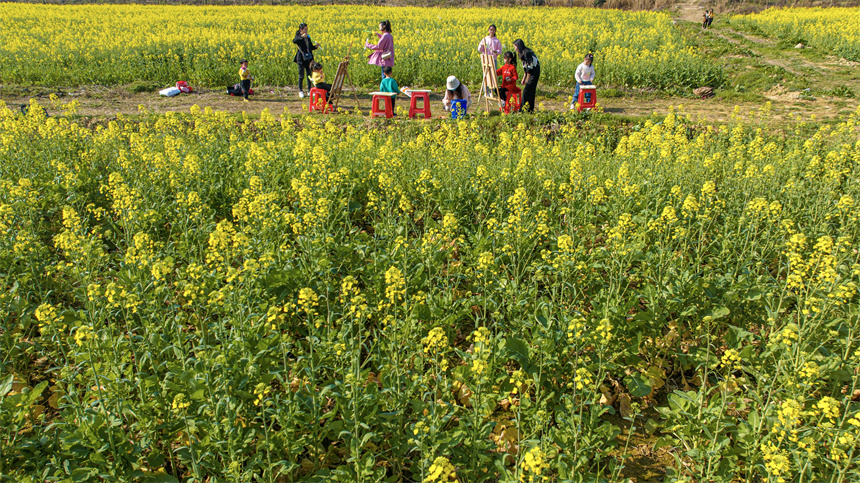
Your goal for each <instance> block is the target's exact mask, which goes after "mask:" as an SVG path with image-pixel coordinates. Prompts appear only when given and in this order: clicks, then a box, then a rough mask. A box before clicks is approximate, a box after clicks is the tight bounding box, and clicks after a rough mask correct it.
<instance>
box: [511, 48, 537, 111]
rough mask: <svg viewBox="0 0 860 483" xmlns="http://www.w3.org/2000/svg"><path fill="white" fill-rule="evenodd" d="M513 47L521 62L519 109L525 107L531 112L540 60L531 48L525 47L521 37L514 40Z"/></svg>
mask: <svg viewBox="0 0 860 483" xmlns="http://www.w3.org/2000/svg"><path fill="white" fill-rule="evenodd" d="M514 47H516V49H517V55H518V56H519V57H520V62H522V63H523V72H524V73H525V74H524V75H523V80H522V85H523V86H524V87H523V105H522V107H521V108H520V110H522V109H525V110H526V111H528V112H532V111H533V110H534V108H535V94H536V93H537V83H538V80H539V79H540V61H539V60H538V57H537V55H535V53H534V52H533V51H532V49H530V48H528V47H526V44H525V43H524V42H523V40H522V39H517V40H514Z"/></svg>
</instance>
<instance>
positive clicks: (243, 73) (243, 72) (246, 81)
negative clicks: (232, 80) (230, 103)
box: [239, 59, 254, 102]
mask: <svg viewBox="0 0 860 483" xmlns="http://www.w3.org/2000/svg"><path fill="white" fill-rule="evenodd" d="M252 80H254V77H253V76H251V71H249V70H248V61H247V60H245V59H242V60H240V61H239V82H240V83H241V84H242V97H243V98H244V100H245V102H248V93H250V92H251V81H252Z"/></svg>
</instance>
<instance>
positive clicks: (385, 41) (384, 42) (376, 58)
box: [364, 20, 394, 79]
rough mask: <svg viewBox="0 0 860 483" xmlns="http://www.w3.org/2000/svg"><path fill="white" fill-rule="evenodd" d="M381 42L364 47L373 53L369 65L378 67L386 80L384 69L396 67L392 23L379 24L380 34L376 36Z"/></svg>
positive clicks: (368, 60)
mask: <svg viewBox="0 0 860 483" xmlns="http://www.w3.org/2000/svg"><path fill="white" fill-rule="evenodd" d="M376 36H377V37H378V38H379V42H378V43H375V44H371V43H369V42H365V43H364V47H365V48H368V49H370V50H372V51H373V52H371V53H370V55H369V56H368V57H367V63H368V64H370V65H378V66H379V72H380V75H381V76H382V79H385V73H384V72H383V71H382V68H383V67H394V37H393V36H392V35H391V22H389V21H388V20H383V21H382V22H379V33H378V34H376Z"/></svg>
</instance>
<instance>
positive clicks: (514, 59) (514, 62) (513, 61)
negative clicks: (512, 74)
mask: <svg viewBox="0 0 860 483" xmlns="http://www.w3.org/2000/svg"><path fill="white" fill-rule="evenodd" d="M502 58H503V59H505V60H508V59H511V65H512V66H514V68H516V67H517V56H516V55H514V53H513V52H511V51H510V50H509V51H507V52H505V55H503V56H502Z"/></svg>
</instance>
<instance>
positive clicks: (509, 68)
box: [496, 52, 521, 107]
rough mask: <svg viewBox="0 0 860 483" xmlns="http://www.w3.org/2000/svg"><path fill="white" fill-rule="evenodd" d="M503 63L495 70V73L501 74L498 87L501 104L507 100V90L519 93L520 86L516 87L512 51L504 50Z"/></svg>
mask: <svg viewBox="0 0 860 483" xmlns="http://www.w3.org/2000/svg"><path fill="white" fill-rule="evenodd" d="M504 59H505V65H503V66H501V67H500V68H499V69H498V70H496V75H500V76H502V87H499V97H500V98H501V99H502V106H503V107H504V105H505V102H507V98H508V92H512V93H514V94H519V93H520V92H521V91H520V88H519V87H517V79H519V77H518V76H517V58H516V57H515V56H514V53H513V52H505V56H504Z"/></svg>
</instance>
